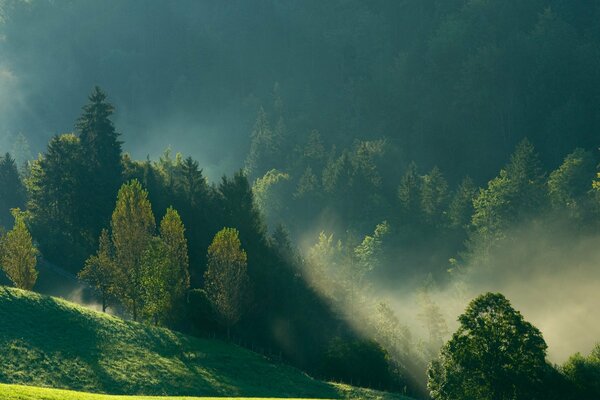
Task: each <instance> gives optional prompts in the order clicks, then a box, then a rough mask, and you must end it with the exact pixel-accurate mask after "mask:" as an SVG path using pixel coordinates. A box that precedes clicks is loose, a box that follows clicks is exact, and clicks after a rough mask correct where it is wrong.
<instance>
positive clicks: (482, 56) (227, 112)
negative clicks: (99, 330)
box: [0, 0, 600, 183]
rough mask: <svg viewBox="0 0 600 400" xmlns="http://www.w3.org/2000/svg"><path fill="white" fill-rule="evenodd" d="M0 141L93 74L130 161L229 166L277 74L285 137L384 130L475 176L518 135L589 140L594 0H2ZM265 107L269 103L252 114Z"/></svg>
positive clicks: (538, 141) (57, 122) (340, 138)
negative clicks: (181, 154)
mask: <svg viewBox="0 0 600 400" xmlns="http://www.w3.org/2000/svg"><path fill="white" fill-rule="evenodd" d="M0 6H1V8H2V16H3V18H2V21H3V22H2V24H1V25H0V34H1V35H0V37H1V38H2V39H1V40H0V51H1V52H2V54H3V57H2V62H1V64H0V71H1V72H0V85H1V86H0V87H2V88H3V90H2V97H1V98H0V107H1V109H2V112H3V115H4V116H5V117H3V118H2V121H1V122H0V132H3V138H2V143H3V144H4V145H5V146H7V145H8V146H11V145H12V142H11V141H12V140H13V139H12V137H13V136H15V135H17V134H18V133H20V132H22V133H23V134H25V135H26V136H27V138H28V139H29V141H30V142H31V147H32V149H33V153H34V154H35V153H37V152H38V151H40V150H42V149H43V147H44V145H45V142H46V141H47V140H48V139H49V137H50V136H51V135H53V134H56V133H61V132H67V131H69V130H70V129H71V126H72V121H73V120H74V118H75V117H76V116H77V110H78V109H79V107H80V104H81V101H82V93H85V92H87V91H88V90H89V88H90V87H92V86H93V85H94V84H100V85H101V86H102V87H103V88H105V89H106V90H107V91H108V92H109V93H111V96H112V98H113V99H114V101H115V103H117V104H119V110H120V111H119V113H118V114H117V116H116V122H117V124H118V126H119V127H120V129H121V130H122V131H123V133H124V135H125V140H127V142H128V143H130V144H131V148H130V151H132V152H133V154H134V155H135V156H137V157H145V156H146V154H152V155H153V156H157V155H158V154H160V152H161V151H162V150H163V149H164V147H165V146H166V145H168V144H171V145H172V146H173V148H175V149H180V148H186V149H189V150H190V152H191V153H193V154H194V155H196V156H197V157H198V158H199V159H200V160H201V163H202V165H203V166H204V168H205V169H206V170H207V171H208V172H210V176H211V177H212V178H218V177H219V176H220V175H221V174H222V173H231V172H233V171H234V170H235V169H237V168H239V167H240V163H239V160H240V159H243V158H244V157H245V154H246V151H247V149H248V145H249V131H250V130H251V126H252V123H253V121H254V119H255V116H256V113H257V111H258V109H259V107H260V106H261V105H263V106H264V107H265V109H268V108H270V105H271V104H272V96H273V88H274V86H275V84H276V83H277V84H278V88H279V91H280V93H281V94H280V95H281V97H282V98H283V100H284V106H285V107H284V110H283V111H284V112H285V115H286V118H285V122H286V126H287V129H288V131H289V133H290V135H291V136H292V137H293V138H294V139H295V140H300V139H301V138H303V137H305V136H306V135H308V133H309V132H310V131H311V130H313V129H316V130H318V131H319V132H320V133H321V135H322V136H323V138H324V140H325V142H326V143H327V144H328V145H331V144H336V145H337V146H338V147H339V146H343V147H346V146H348V145H351V144H352V142H353V140H354V139H356V138H360V139H372V138H381V137H387V138H389V140H390V142H392V143H394V144H395V145H396V147H397V151H398V152H399V156H400V157H399V158H398V162H399V163H400V164H401V165H402V166H406V165H408V163H409V162H410V161H411V160H414V161H416V162H417V163H418V164H422V165H424V167H425V168H427V169H429V168H431V167H433V166H434V165H438V166H439V167H440V168H441V169H442V170H443V171H445V172H446V173H447V174H448V177H449V178H450V179H451V180H452V181H457V180H460V179H461V178H462V176H463V175H466V174H469V175H471V176H472V177H473V178H474V179H475V180H476V181H477V182H479V183H481V182H482V181H483V182H484V181H486V180H487V179H489V177H490V176H492V175H493V174H494V173H495V171H497V170H498V168H499V167H500V166H501V165H502V164H503V162H504V160H505V159H506V157H507V156H508V154H510V152H511V151H512V148H513V147H514V145H515V144H516V143H517V142H518V141H519V140H520V139H521V138H522V137H523V136H528V137H529V138H530V139H531V140H532V142H533V143H534V144H535V145H536V147H538V148H539V151H540V154H541V156H542V159H543V161H544V163H545V165H546V166H548V167H555V166H556V165H558V163H560V161H561V158H562V157H563V155H564V154H563V153H564V151H563V150H562V149H565V148H566V149H572V148H575V147H584V148H590V147H593V146H595V143H594V134H595V131H596V129H597V127H598V120H597V119H598V117H597V113H595V109H596V108H597V105H598V101H599V100H598V99H597V94H596V91H595V88H596V87H597V85H598V79H599V77H598V72H597V71H598V70H600V68H598V63H599V61H598V59H599V58H598V53H599V51H600V49H599V47H598V46H599V45H598V43H599V40H598V35H599V30H598V27H597V23H596V21H597V20H598V9H599V7H598V4H597V2H595V1H593V2H588V3H585V4H584V3H578V2H571V1H564V0H528V1H517V0H514V1H512V0H511V1H466V0H464V1H458V0H457V1H446V0H444V1H439V0H403V1H370V2H360V1H327V2H321V1H303V2H281V1H272V0H261V1H253V2H247V1H233V2H232V1H228V2H221V1H200V2H198V1H183V2H177V3H164V2H160V1H127V2H121V1H112V0H109V1H106V2H96V1H62V2H50V1H33V2H22V1H16V0H3V1H2V2H1V3H0ZM267 111H268V112H269V113H270V114H273V113H274V111H275V110H272V109H269V110H267Z"/></svg>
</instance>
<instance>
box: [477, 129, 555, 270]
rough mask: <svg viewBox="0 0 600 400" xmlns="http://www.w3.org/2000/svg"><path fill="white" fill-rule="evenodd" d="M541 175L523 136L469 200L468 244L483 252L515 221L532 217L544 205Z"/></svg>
mask: <svg viewBox="0 0 600 400" xmlns="http://www.w3.org/2000/svg"><path fill="white" fill-rule="evenodd" d="M545 194H546V191H545V190H544V174H543V173H542V170H541V166H540V161H539V159H538V157H537V154H536V153H535V150H534V148H533V145H532V144H531V143H530V142H529V141H528V140H527V139H524V140H523V141H521V143H519V145H518V146H517V147H516V149H515V152H514V153H513V155H512V156H511V158H510V161H509V163H508V164H507V165H506V167H505V168H504V169H502V170H501V171H500V175H499V176H498V177H496V178H494V179H492V180H491V181H489V182H488V186H487V188H485V189H480V191H479V193H478V194H477V196H476V197H475V199H474V200H473V208H474V212H473V217H472V224H473V228H474V230H475V236H474V237H472V238H471V241H472V244H475V245H477V246H480V247H482V248H483V251H484V260H485V254H487V252H489V249H491V248H492V246H493V245H494V243H495V242H496V241H498V240H500V239H502V238H504V237H505V234H506V230H507V229H508V228H510V227H512V226H513V225H514V224H515V223H516V222H519V223H524V222H526V221H528V220H530V219H531V218H532V217H534V216H536V215H537V214H538V213H539V212H540V208H541V207H543V206H544V204H545Z"/></svg>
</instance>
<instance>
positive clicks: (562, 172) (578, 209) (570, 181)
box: [548, 149, 595, 218]
mask: <svg viewBox="0 0 600 400" xmlns="http://www.w3.org/2000/svg"><path fill="white" fill-rule="evenodd" d="M594 171H595V165H594V159H593V157H592V154H591V153H590V152H588V151H585V150H583V149H575V151H573V152H572V153H570V154H569V155H567V156H566V157H565V159H564V161H563V163H562V164H561V165H560V166H559V167H558V168H557V169H556V170H554V171H553V172H552V173H551V174H550V176H549V177H548V195H549V197H550V202H551V204H552V207H553V208H554V209H557V210H561V209H562V210H565V211H567V212H568V213H569V215H571V216H573V217H576V218H580V217H582V216H583V215H584V214H585V212H586V206H589V204H586V200H587V199H588V196H587V195H588V193H589V192H590V189H591V187H592V184H591V182H592V181H593V179H594Z"/></svg>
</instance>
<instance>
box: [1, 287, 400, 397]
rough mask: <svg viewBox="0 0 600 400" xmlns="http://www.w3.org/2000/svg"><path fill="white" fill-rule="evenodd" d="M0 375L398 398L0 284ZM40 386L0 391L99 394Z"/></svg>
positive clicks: (246, 392) (107, 386) (38, 380)
mask: <svg viewBox="0 0 600 400" xmlns="http://www.w3.org/2000/svg"><path fill="white" fill-rule="evenodd" d="M0 382H2V383H9V384H21V385H28V386H41V387H52V388H63V389H71V390H77V391H84V392H94V393H111V394H130V395H171V396H217V397H221V396H230V397H297V398H340V397H342V398H343V397H353V398H357V397H360V398H367V399H368V398H382V399H383V398H385V399H388V398H389V399H394V398H398V399H399V398H401V397H396V396H393V395H388V394H382V393H378V392H374V391H368V390H362V389H355V388H351V387H348V386H342V385H333V384H328V383H324V382H320V381H317V380H314V379H312V378H310V377H309V376H307V375H306V374H303V373H302V372H300V371H298V370H296V369H294V368H291V367H289V366H286V365H281V364H274V363H271V362H269V361H268V360H267V359H266V358H264V357H262V356H260V355H258V354H256V353H253V352H251V351H248V350H245V349H243V348H240V347H238V346H234V345H231V344H228V343H225V342H222V341H219V340H203V339H197V338H192V337H188V336H185V335H180V334H176V333H173V332H171V331H169V330H167V329H161V328H154V327H149V326H145V325H142V324H138V323H135V322H131V321H124V320H121V319H119V318H115V317H111V316H108V315H105V314H102V313H98V312H95V311H92V310H89V309H86V308H83V307H80V306H77V305H75V304H73V303H69V302H67V301H64V300H61V299H57V298H53V297H48V296H42V295H39V294H36V293H32V292H26V291H22V290H18V289H13V288H7V287H0ZM38 390H43V389H38V388H25V387H15V386H2V387H0V398H2V399H13V398H14V399H28V400H29V399H31V400H33V399H48V400H52V399H55V398H56V399H58V398H60V399H71V398H72V399H104V398H102V397H99V398H98V397H90V395H88V394H79V393H74V394H66V393H65V394H64V395H63V394H61V393H59V394H56V395H55V394H53V393H52V392H47V393H46V392H45V393H42V392H39V393H37V392H36V391H38ZM27 391H30V392H27ZM38 394H39V395H38ZM9 396H12V397H9ZM15 396H17V397H15ZM18 396H21V397H18ZM52 396H54V397H52ZM57 396H58V397H57ZM66 396H71V397H66ZM86 396H87V397H86ZM105 398H106V397H105Z"/></svg>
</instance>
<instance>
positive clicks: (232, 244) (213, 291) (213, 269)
mask: <svg viewBox="0 0 600 400" xmlns="http://www.w3.org/2000/svg"><path fill="white" fill-rule="evenodd" d="M247 261H248V257H247V256H246V252H245V251H244V249H242V247H241V243H240V239H239V233H238V231H237V230H236V229H233V228H223V229H222V230H221V231H219V232H218V233H217V234H216V235H215V237H214V239H213V242H212V243H211V245H210V247H209V248H208V265H207V267H206V273H205V274H204V280H205V290H206V293H207V295H208V298H209V300H210V302H211V303H212V305H213V307H214V308H215V310H216V311H217V313H218V315H219V317H220V318H221V322H222V323H223V325H224V326H225V327H226V328H227V337H228V338H229V337H230V331H231V327H233V326H234V325H235V324H236V323H237V322H238V321H239V319H240V318H241V316H242V314H243V312H244V309H245V306H246V300H247V297H248V290H249V278H248V272H247V269H248V266H247Z"/></svg>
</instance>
